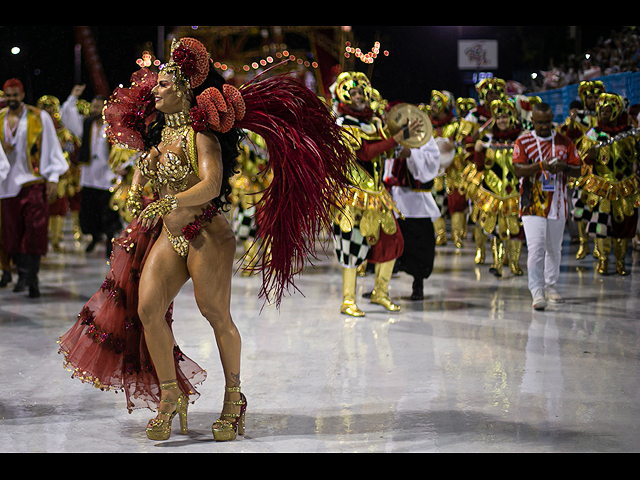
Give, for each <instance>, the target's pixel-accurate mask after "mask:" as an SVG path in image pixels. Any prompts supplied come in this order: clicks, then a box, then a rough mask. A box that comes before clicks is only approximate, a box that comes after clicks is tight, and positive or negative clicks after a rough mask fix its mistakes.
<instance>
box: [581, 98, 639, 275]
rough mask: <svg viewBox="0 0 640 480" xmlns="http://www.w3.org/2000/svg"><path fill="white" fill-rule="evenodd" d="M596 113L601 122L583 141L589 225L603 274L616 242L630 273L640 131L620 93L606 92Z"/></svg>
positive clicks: (620, 265)
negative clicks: (591, 213)
mask: <svg viewBox="0 0 640 480" xmlns="http://www.w3.org/2000/svg"><path fill="white" fill-rule="evenodd" d="M596 112H597V116H598V126H597V127H594V128H592V129H591V130H589V131H588V132H587V133H586V134H585V135H584V137H583V138H582V140H581V141H580V154H581V156H582V159H583V161H584V163H585V164H586V165H587V172H586V174H585V175H583V177H582V178H581V179H580V182H579V183H578V187H579V188H580V189H581V191H582V201H583V202H584V204H585V206H586V207H587V208H588V209H589V210H590V211H591V212H593V215H592V216H591V220H590V223H589V227H588V230H589V233H590V234H593V235H595V236H596V245H597V247H598V260H599V264H598V273H600V274H601V275H606V274H607V273H608V268H609V255H610V253H611V249H612V246H613V251H614V255H615V258H616V272H617V273H618V274H619V275H627V273H628V272H627V270H626V267H625V259H626V256H627V248H628V244H629V240H630V239H633V237H634V236H635V234H636V228H637V224H638V207H639V206H640V184H639V182H638V177H637V175H636V173H635V171H634V168H635V166H636V163H637V162H638V149H637V145H638V140H639V139H640V135H639V133H638V131H637V130H634V129H633V127H632V126H631V125H630V124H629V123H628V122H627V118H628V116H627V114H626V112H625V102H624V99H623V98H622V97H621V96H620V95H617V94H614V93H604V94H602V95H600V98H599V100H598V104H597V107H596Z"/></svg>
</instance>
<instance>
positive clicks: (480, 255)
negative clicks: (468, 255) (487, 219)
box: [473, 227, 487, 265]
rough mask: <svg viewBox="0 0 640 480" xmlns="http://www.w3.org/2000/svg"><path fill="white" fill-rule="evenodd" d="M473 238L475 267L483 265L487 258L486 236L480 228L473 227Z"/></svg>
mask: <svg viewBox="0 0 640 480" xmlns="http://www.w3.org/2000/svg"><path fill="white" fill-rule="evenodd" d="M473 238H474V239H475V241H476V247H477V251H476V259H475V262H476V265H484V262H485V260H486V256H487V235H486V234H485V233H484V231H483V230H482V227H475V228H474V229H473Z"/></svg>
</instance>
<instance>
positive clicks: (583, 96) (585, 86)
mask: <svg viewBox="0 0 640 480" xmlns="http://www.w3.org/2000/svg"><path fill="white" fill-rule="evenodd" d="M603 93H606V88H605V86H604V84H603V83H602V82H601V81H598V80H591V81H585V82H582V83H580V86H579V87H578V96H579V97H580V101H581V103H582V108H581V109H580V110H578V109H575V108H574V109H570V110H569V117H568V118H567V119H566V121H565V123H564V125H562V126H561V127H560V132H561V133H564V134H565V135H567V136H568V137H569V138H571V139H572V140H573V141H574V142H575V143H576V144H577V145H578V149H580V146H579V143H580V142H581V141H582V139H583V138H584V135H585V134H586V133H587V132H588V131H589V130H591V129H592V128H594V127H597V126H598V115H597V114H596V106H597V104H598V99H599V98H600V96H601V95H602V94H603ZM585 173H586V168H585ZM582 180H583V179H582V178H577V179H574V180H572V182H571V183H570V185H569V188H570V190H571V191H572V194H573V220H574V221H575V224H576V227H577V231H578V239H579V241H580V247H579V248H578V252H577V253H576V259H577V260H584V259H585V258H587V256H588V255H589V254H590V253H591V240H590V235H589V232H588V226H589V223H590V222H591V217H592V216H593V213H592V211H591V209H590V208H589V206H588V205H585V203H584V202H583V201H582V193H583V192H582V189H581V188H578V187H577V185H579V184H582V183H583V182H582ZM596 247H597V245H596ZM598 256H599V253H598V249H597V248H595V249H594V257H595V258H596V259H598Z"/></svg>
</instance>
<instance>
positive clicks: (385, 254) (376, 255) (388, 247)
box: [367, 220, 404, 264]
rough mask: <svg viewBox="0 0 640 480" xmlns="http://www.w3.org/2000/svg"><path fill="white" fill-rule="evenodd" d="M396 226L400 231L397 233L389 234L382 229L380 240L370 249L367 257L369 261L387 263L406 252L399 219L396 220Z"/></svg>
mask: <svg viewBox="0 0 640 480" xmlns="http://www.w3.org/2000/svg"><path fill="white" fill-rule="evenodd" d="M396 226H397V227H398V231H397V232H396V234H395V235H387V234H386V233H384V232H383V231H380V240H379V241H378V243H376V244H375V245H374V246H373V247H371V250H369V257H368V258H367V260H368V261H369V263H372V264H377V263H387V262H391V261H392V260H397V259H398V258H400V257H401V256H402V254H403V253H404V237H403V236H402V231H401V230H400V225H399V224H398V220H396Z"/></svg>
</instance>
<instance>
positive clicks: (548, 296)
mask: <svg viewBox="0 0 640 480" xmlns="http://www.w3.org/2000/svg"><path fill="white" fill-rule="evenodd" d="M532 119H533V126H534V131H532V132H529V133H526V134H524V135H522V136H521V137H520V138H518V139H517V140H516V144H515V148H514V151H513V167H514V171H515V174H516V175H517V176H518V177H519V178H521V179H522V182H521V189H520V192H521V195H520V214H521V216H522V223H523V226H524V231H525V235H526V239H527V250H528V254H529V256H528V264H527V265H528V271H529V290H530V292H531V295H532V297H533V308H534V309H535V310H544V309H545V308H546V307H547V305H548V302H549V301H550V302H552V303H562V302H563V301H564V300H563V298H562V296H561V295H560V293H559V292H558V290H557V289H556V287H557V283H558V280H559V278H560V261H561V259H562V240H563V238H564V231H565V227H566V223H567V218H568V215H569V202H570V199H569V197H568V183H569V178H570V177H577V176H579V175H580V172H581V169H582V162H581V160H580V157H579V155H578V151H577V149H576V146H575V145H574V143H573V142H572V141H571V139H570V138H569V137H566V136H565V135H562V134H561V133H558V132H557V131H556V130H555V129H554V127H553V109H552V108H551V106H550V105H548V104H546V103H539V104H537V105H534V107H533V117H532Z"/></svg>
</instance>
